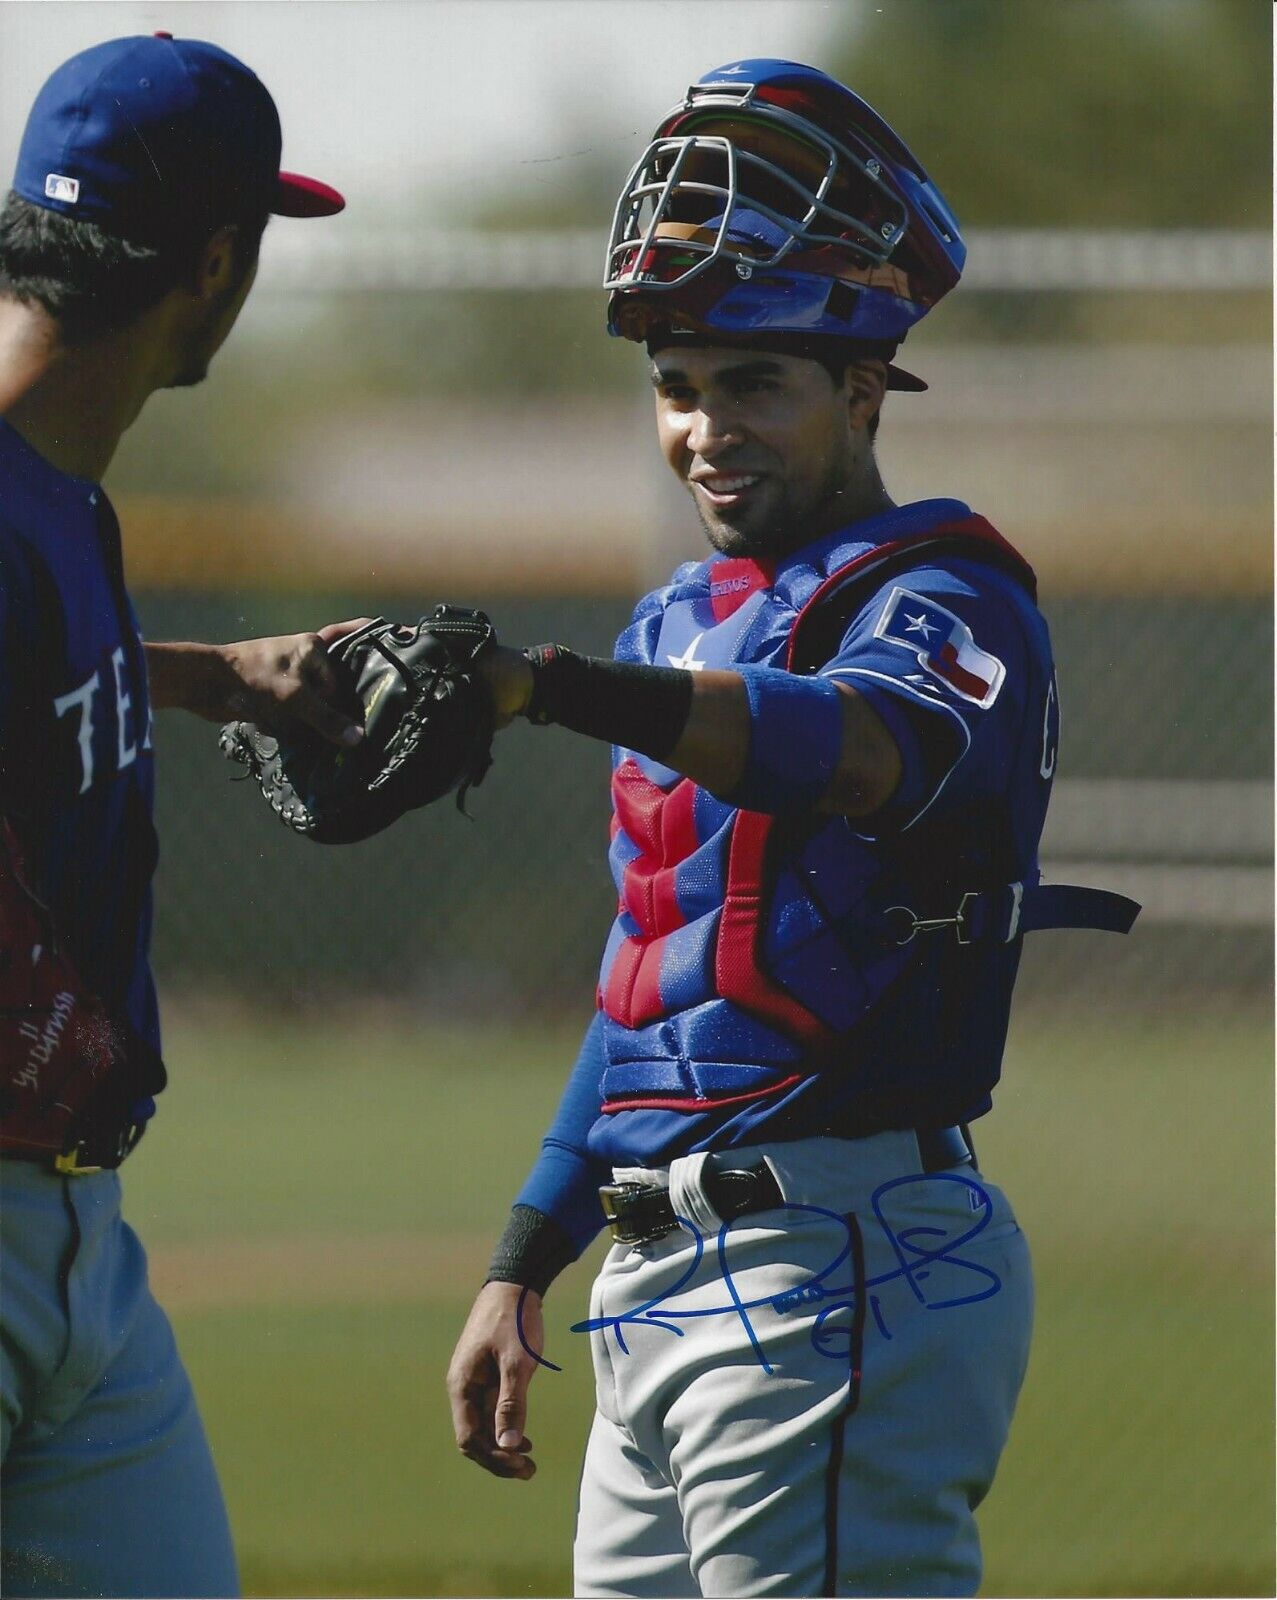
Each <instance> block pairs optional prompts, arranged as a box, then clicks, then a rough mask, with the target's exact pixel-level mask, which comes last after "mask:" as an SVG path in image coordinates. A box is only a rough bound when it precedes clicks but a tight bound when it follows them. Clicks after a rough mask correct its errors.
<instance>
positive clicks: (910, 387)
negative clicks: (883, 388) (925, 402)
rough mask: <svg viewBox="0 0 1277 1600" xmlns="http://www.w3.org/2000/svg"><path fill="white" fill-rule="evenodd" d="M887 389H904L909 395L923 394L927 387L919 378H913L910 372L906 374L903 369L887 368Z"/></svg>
mask: <svg viewBox="0 0 1277 1600" xmlns="http://www.w3.org/2000/svg"><path fill="white" fill-rule="evenodd" d="M887 387H888V389H904V390H905V391H906V392H907V393H909V394H923V393H925V392H926V389H927V385H926V384H925V383H924V382H923V380H922V379H921V378H915V377H914V375H913V373H912V372H906V371H905V369H904V368H903V367H896V366H890V365H889V366H888V367H887Z"/></svg>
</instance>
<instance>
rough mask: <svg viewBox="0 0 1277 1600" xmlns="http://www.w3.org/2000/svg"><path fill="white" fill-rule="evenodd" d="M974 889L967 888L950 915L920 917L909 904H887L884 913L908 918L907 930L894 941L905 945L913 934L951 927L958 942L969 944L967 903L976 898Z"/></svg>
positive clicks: (976, 892)
mask: <svg viewBox="0 0 1277 1600" xmlns="http://www.w3.org/2000/svg"><path fill="white" fill-rule="evenodd" d="M978 892H979V891H978V890H976V889H968V890H967V892H966V894H964V895H963V897H962V899H961V900H959V902H958V909H957V912H956V913H955V915H953V916H952V917H920V916H919V915H918V913H917V912H916V911H914V910H913V909H912V908H911V907H909V906H888V907H887V909H886V911H885V913H884V915H885V916H888V917H889V916H891V914H892V913H893V912H900V913H902V914H903V915H904V916H905V917H907V918H908V919H909V921H908V924H907V932H906V933H905V935H904V937H903V938H902V939H897V940H896V941H895V942H896V944H897V945H898V946H900V945H906V944H908V943H909V942H910V940H911V939H913V937H914V936H915V934H919V933H935V932H936V930H937V929H939V928H952V929H953V931H954V934H955V936H956V937H957V941H958V943H959V944H970V943H971V935H970V933H969V932H968V930H967V904H968V902H969V901H972V900H974V899H975V898H976V895H977V894H978Z"/></svg>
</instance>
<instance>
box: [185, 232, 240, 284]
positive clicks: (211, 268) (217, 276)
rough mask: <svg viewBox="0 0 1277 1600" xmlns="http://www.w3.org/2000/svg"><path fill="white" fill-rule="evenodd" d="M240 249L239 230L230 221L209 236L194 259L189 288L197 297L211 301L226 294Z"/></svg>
mask: <svg viewBox="0 0 1277 1600" xmlns="http://www.w3.org/2000/svg"><path fill="white" fill-rule="evenodd" d="M240 248H241V244H240V234H239V229H238V228H237V227H236V226H235V225H234V223H228V224H227V225H226V227H224V228H219V229H218V230H217V232H216V233H214V234H211V235H210V236H209V238H208V241H207V243H206V244H205V245H204V248H203V249H202V250H201V251H200V253H199V255H198V257H197V258H196V261H195V272H194V275H193V281H192V288H193V290H194V292H195V295H196V298H197V299H200V300H213V299H216V298H217V297H218V296H220V295H223V294H225V293H226V286H227V284H229V283H234V282H235V281H236V278H237V274H238V271H239V264H240V262H239V253H240Z"/></svg>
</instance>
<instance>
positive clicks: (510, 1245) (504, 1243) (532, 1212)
mask: <svg viewBox="0 0 1277 1600" xmlns="http://www.w3.org/2000/svg"><path fill="white" fill-rule="evenodd" d="M578 1253H579V1252H578V1251H577V1248H576V1246H575V1245H574V1244H573V1243H572V1241H571V1239H569V1238H568V1236H567V1234H566V1233H565V1232H564V1231H563V1229H562V1228H561V1227H560V1226H559V1224H558V1223H557V1222H556V1221H555V1220H554V1218H553V1217H547V1216H546V1214H545V1212H544V1211H538V1210H537V1209H536V1207H535V1206H515V1208H514V1210H513V1211H511V1213H510V1220H509V1222H507V1223H506V1226H505V1232H504V1233H503V1234H502V1235H501V1237H500V1239H498V1241H497V1247H496V1249H495V1250H494V1251H493V1252H492V1261H491V1263H490V1265H489V1267H488V1276H487V1277H486V1278H485V1279H484V1282H485V1283H518V1284H522V1285H523V1286H524V1287H525V1288H528V1289H535V1290H536V1292H537V1294H541V1295H543V1294H544V1293H545V1291H546V1290H547V1289H548V1288H549V1287H550V1285H551V1284H552V1283H553V1282H554V1280H555V1279H556V1278H557V1277H558V1275H559V1273H560V1272H562V1271H563V1269H564V1267H567V1266H571V1264H572V1262H574V1261H575V1260H576V1258H577V1255H578Z"/></svg>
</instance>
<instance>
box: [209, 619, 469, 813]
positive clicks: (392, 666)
mask: <svg viewBox="0 0 1277 1600" xmlns="http://www.w3.org/2000/svg"><path fill="white" fill-rule="evenodd" d="M495 644H496V634H495V633H494V631H493V628H492V624H491V623H490V622H489V621H488V619H487V617H485V616H484V614H483V612H482V611H467V610H464V609H463V608H461V607H460V606H437V607H436V608H435V610H434V612H433V613H432V614H431V615H430V616H428V617H422V618H421V619H420V620H419V621H418V622H415V623H411V624H398V623H393V622H387V621H386V620H385V619H384V618H383V617H378V618H377V619H376V621H374V622H371V623H369V624H368V625H367V626H366V627H364V628H360V629H359V630H358V631H357V632H355V633H351V634H348V635H347V636H346V637H345V638H344V639H338V640H337V641H336V642H335V643H334V644H333V645H331V646H330V647H329V652H328V653H329V658H330V660H331V661H332V663H333V665H334V667H335V668H336V671H337V674H338V677H339V678H340V679H341V682H342V697H341V700H339V702H338V703H339V704H340V705H341V706H342V709H343V710H346V711H348V712H349V713H350V714H351V716H352V717H353V718H354V719H355V720H356V721H360V722H362V724H363V729H364V738H363V740H362V741H361V742H360V743H359V744H358V745H357V746H355V748H354V749H353V750H346V749H339V748H338V747H337V746H336V745H333V744H330V743H328V741H327V740H325V739H323V738H321V737H320V735H319V734H318V733H314V732H312V731H311V730H310V729H308V728H296V729H290V730H289V731H288V732H286V733H279V734H275V733H267V732H265V731H264V730H262V729H261V728H258V727H257V726H256V725H255V724H253V723H251V722H228V723H227V724H226V726H225V727H224V728H223V729H222V733H221V738H220V740H219V744H220V747H221V750H222V754H223V755H225V756H226V757H227V759H228V760H230V761H236V762H239V763H240V764H241V765H242V766H244V767H247V768H248V772H247V773H246V774H245V776H252V777H254V778H256V779H257V782H258V784H259V785H260V787H261V791H262V794H263V795H264V796H265V797H266V801H267V803H268V804H269V805H270V807H271V809H272V810H273V811H274V812H275V814H276V816H278V817H279V819H280V820H281V821H282V822H284V823H286V824H287V825H288V826H289V827H290V828H293V829H294V830H295V831H296V832H298V833H304V834H305V835H306V836H307V837H308V838H310V839H314V840H316V841H317V842H318V843H320V844H351V843H353V842H354V841H355V840H357V839H367V838H368V837H369V836H370V835H372V834H374V833H380V832H381V830H382V829H383V828H388V827H389V826H390V824H391V823H392V822H394V821H395V820H396V819H397V818H398V817H401V816H402V815H403V813H404V812H405V811H412V810H414V809H415V808H416V807H418V806H426V805H429V804H430V803H431V802H432V801H434V800H438V799H439V798H440V797H441V796H442V795H445V794H448V793H449V792H450V791H451V790H453V789H455V790H456V791H457V806H458V809H464V801H465V795H466V791H467V790H468V789H470V788H471V787H472V786H473V785H475V784H477V783H479V782H481V781H482V779H483V775H484V773H485V772H487V770H488V768H489V767H490V766H491V764H492V755H491V747H492V734H493V710H492V700H491V697H490V695H489V693H488V689H487V685H486V684H485V683H484V682H483V680H482V679H481V678H480V677H479V676H478V675H477V674H476V672H475V671H474V665H475V662H476V661H477V660H478V659H479V657H480V656H481V655H483V653H484V652H485V651H486V650H490V649H491V648H492V647H493V646H494V645H495Z"/></svg>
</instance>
